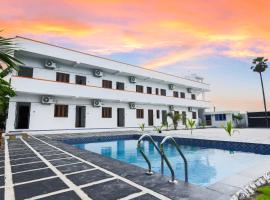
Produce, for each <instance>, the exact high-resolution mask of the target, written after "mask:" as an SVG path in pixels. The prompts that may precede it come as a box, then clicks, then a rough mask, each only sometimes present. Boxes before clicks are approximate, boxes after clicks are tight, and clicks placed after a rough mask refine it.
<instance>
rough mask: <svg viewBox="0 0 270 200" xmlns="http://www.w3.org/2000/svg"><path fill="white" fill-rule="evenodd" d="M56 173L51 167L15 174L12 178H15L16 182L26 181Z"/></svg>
mask: <svg viewBox="0 0 270 200" xmlns="http://www.w3.org/2000/svg"><path fill="white" fill-rule="evenodd" d="M55 175H56V174H55V173H54V172H53V171H52V170H51V169H48V168H47V169H41V170H34V171H29V172H23V173H18V174H13V175H12V178H13V182H14V183H20V182H26V181H31V180H35V179H41V178H45V177H50V176H55Z"/></svg>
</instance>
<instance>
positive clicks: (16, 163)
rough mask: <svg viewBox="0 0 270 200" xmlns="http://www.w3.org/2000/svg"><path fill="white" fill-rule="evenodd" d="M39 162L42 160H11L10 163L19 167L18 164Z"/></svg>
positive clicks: (36, 158)
mask: <svg viewBox="0 0 270 200" xmlns="http://www.w3.org/2000/svg"><path fill="white" fill-rule="evenodd" d="M37 161H41V160H40V158H38V157H37V156H36V157H33V158H24V159H19V160H11V161H10V163H11V165H18V164H24V163H25V164H26V163H29V162H37Z"/></svg>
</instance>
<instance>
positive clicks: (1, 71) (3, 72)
mask: <svg viewBox="0 0 270 200" xmlns="http://www.w3.org/2000/svg"><path fill="white" fill-rule="evenodd" d="M15 50H16V47H15V45H14V43H13V39H12V38H4V37H2V36H0V130H1V129H4V128H5V121H6V117H7V108H8V102H9V98H10V97H13V96H15V95H16V94H15V91H14V90H13V89H12V88H11V85H10V82H9V81H7V80H6V79H7V78H6V77H7V76H8V75H9V74H10V73H11V72H12V71H13V70H16V69H17V68H16V67H17V65H18V64H22V63H21V62H20V61H19V60H17V59H16V58H14V51H15Z"/></svg>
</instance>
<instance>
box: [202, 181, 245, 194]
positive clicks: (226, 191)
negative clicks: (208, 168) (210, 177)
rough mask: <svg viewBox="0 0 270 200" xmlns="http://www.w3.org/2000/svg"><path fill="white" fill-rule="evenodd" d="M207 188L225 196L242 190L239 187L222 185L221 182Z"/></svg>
mask: <svg viewBox="0 0 270 200" xmlns="http://www.w3.org/2000/svg"><path fill="white" fill-rule="evenodd" d="M207 188H209V189H211V190H215V191H218V192H220V193H223V194H229V195H233V194H235V193H236V192H237V191H238V190H240V188H239V187H235V186H231V185H227V184H224V183H220V182H218V183H214V184H212V185H210V186H208V187H207Z"/></svg>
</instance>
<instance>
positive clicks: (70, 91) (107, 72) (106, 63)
mask: <svg viewBox="0 0 270 200" xmlns="http://www.w3.org/2000/svg"><path fill="white" fill-rule="evenodd" d="M24 42H25V41H24ZM24 45H26V46H24V48H23V49H24V50H23V51H19V52H17V53H16V54H15V55H16V57H17V58H18V59H19V60H21V61H22V62H23V63H24V65H25V66H27V67H31V68H33V78H24V77H17V76H14V77H12V78H11V84H12V87H13V88H14V89H15V91H16V92H17V96H16V97H13V98H11V100H10V104H9V111H8V119H7V126H6V131H7V132H10V131H18V130H17V129H15V126H14V125H15V121H16V103H17V102H30V103H31V111H30V120H29V121H30V122H29V129H28V131H36V130H44V131H46V130H72V131H76V129H77V130H78V131H82V129H85V130H90V129H105V128H108V129H110V128H117V108H125V127H127V128H128V127H133V128H134V127H137V128H138V126H139V124H141V123H145V125H146V126H148V109H152V110H153V113H154V117H153V119H154V126H160V125H161V122H162V110H167V113H168V112H169V107H168V106H169V105H174V108H175V110H176V111H179V112H180V113H181V112H182V111H186V114H187V118H192V112H189V111H188V107H192V109H193V112H196V113H197V119H196V122H198V109H204V108H207V107H209V102H207V101H203V100H200V99H199V98H200V97H201V96H202V94H203V93H204V92H205V91H208V90H209V89H208V88H209V86H208V85H206V84H204V83H200V82H196V81H191V80H186V79H182V78H177V77H174V76H170V75H166V74H162V73H159V72H155V71H153V72H152V73H149V71H147V70H144V69H141V68H136V67H133V66H129V65H128V64H123V63H118V64H119V70H115V69H117V68H116V67H117V66H116V63H117V62H115V61H110V60H107V59H103V60H102V58H99V57H94V56H89V55H88V56H87V55H84V54H83V55H81V54H79V53H77V52H72V51H68V50H66V49H65V52H63V50H62V49H61V48H59V47H57V48H56V47H54V46H52V47H51V48H49V45H46V44H39V43H37V42H31V43H29V42H28V41H26V42H25V44H24ZM40 45H41V46H40ZM45 49H46V50H47V51H46V52H45V51H44V50H45ZM34 50H35V51H37V52H36V53H35V54H34V52H33V51H34ZM53 52H54V53H53ZM59 53H60V54H59ZM76 56H77V57H76ZM64 57H65V59H64ZM75 58H76V59H75ZM46 59H52V60H54V61H55V62H56V63H57V68H56V69H55V70H51V69H46V68H44V62H45V60H46ZM74 59H75V60H76V62H77V63H74ZM80 59H81V60H80ZM92 61H93V62H95V66H92V65H89V63H91V62H92ZM98 61H99V63H98ZM85 63H88V64H85ZM98 64H99V65H100V66H98ZM96 68H101V69H102V70H103V73H104V75H103V77H101V78H97V77H94V76H93V72H92V71H93V69H96ZM113 69H114V70H113ZM126 69H129V70H130V74H129V73H127V72H125V71H126ZM56 72H62V73H67V74H69V75H70V83H60V82H56ZM15 75H16V74H15ZM76 75H81V76H86V80H87V82H86V85H87V86H82V85H77V84H75V76H76ZM132 75H133V76H135V77H136V78H137V83H135V84H133V83H130V82H129V76H132ZM102 80H110V81H112V88H113V89H104V88H102ZM116 82H124V84H125V91H120V90H115V88H116ZM171 83H173V84H175V86H176V88H175V90H169V88H168V84H171ZM136 85H142V86H144V94H141V93H137V92H136ZM146 87H152V95H150V94H146ZM156 88H159V94H160V89H165V90H166V96H160V95H155V90H156ZM187 88H192V93H187ZM173 91H178V92H179V98H175V97H173ZM180 92H184V93H185V95H186V98H185V99H182V98H180ZM191 94H195V95H196V97H197V98H196V99H197V100H191ZM42 95H52V96H53V97H54V98H55V104H66V105H68V106H69V109H68V117H61V118H58V117H54V104H51V105H44V104H41V103H40V99H41V96H42ZM93 99H101V100H102V101H103V104H104V107H112V118H102V117H101V114H102V113H101V111H102V108H101V107H100V108H95V107H93V106H92V102H91V100H93ZM129 102H135V103H136V105H137V108H141V109H144V119H137V118H136V110H135V109H130V108H129ZM76 105H85V106H86V126H85V128H75V111H76V110H75V109H76ZM156 110H160V118H159V119H157V117H156ZM168 122H169V123H171V121H170V119H169V118H168Z"/></svg>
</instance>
